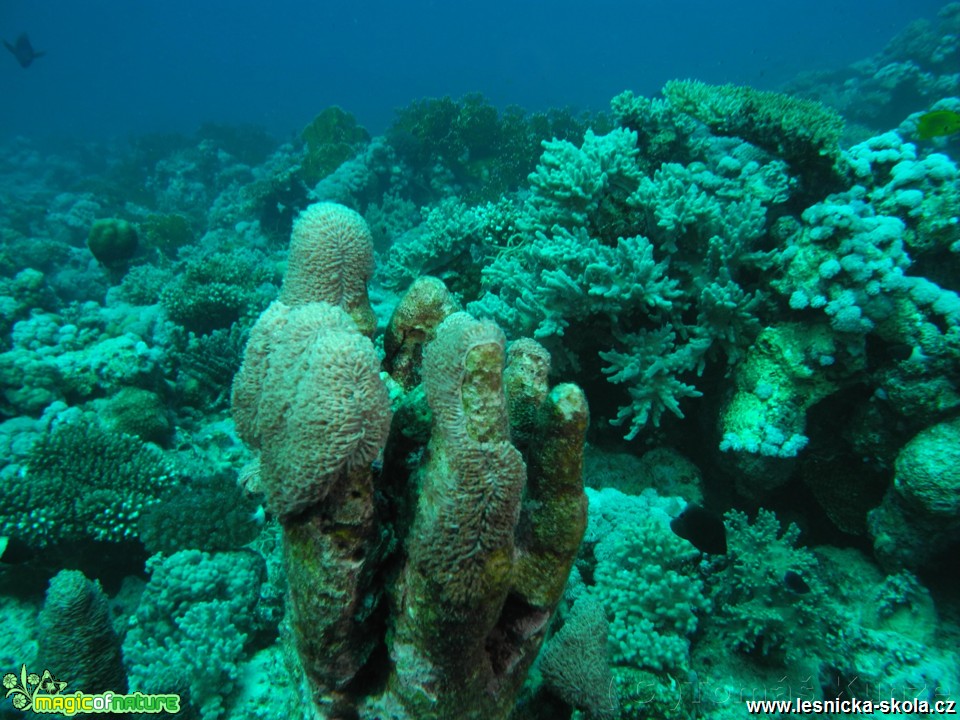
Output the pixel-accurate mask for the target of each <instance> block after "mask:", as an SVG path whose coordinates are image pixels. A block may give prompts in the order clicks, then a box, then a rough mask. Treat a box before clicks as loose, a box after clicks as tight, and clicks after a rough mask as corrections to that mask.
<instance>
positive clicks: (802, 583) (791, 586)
mask: <svg viewBox="0 0 960 720" xmlns="http://www.w3.org/2000/svg"><path fill="white" fill-rule="evenodd" d="M783 584H784V585H786V586H787V590H789V591H790V592H792V593H796V594H797V595H806V594H807V593H808V592H810V586H809V585H807V581H806V580H804V579H803V576H801V575H800V573H798V572H796V571H794V570H787V572H785V573H784V574H783Z"/></svg>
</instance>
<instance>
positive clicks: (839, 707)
mask: <svg viewBox="0 0 960 720" xmlns="http://www.w3.org/2000/svg"><path fill="white" fill-rule="evenodd" d="M744 702H745V703H746V705H747V712H749V713H750V714H752V715H773V714H790V713H796V714H807V713H814V714H816V713H831V714H849V715H870V714H873V713H879V714H881V715H956V714H957V703H956V701H955V700H919V699H915V700H897V699H895V698H890V699H889V700H858V699H857V698H837V699H835V700H801V699H800V698H797V699H795V700H745V701H744Z"/></svg>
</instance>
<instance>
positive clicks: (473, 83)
mask: <svg viewBox="0 0 960 720" xmlns="http://www.w3.org/2000/svg"><path fill="white" fill-rule="evenodd" d="M942 5H944V3H943V2H938V1H936V0H915V1H914V2H909V3H907V2H903V0H878V1H876V2H869V3H865V2H862V1H860V2H852V1H851V0H837V1H830V2H828V1H826V0H813V1H811V2H783V1H782V0H781V1H776V0H775V1H771V0H765V1H764V0H743V1H738V2H733V3H729V2H726V3H724V2H713V1H712V0H683V1H679V2H667V1H663V2H655V3H654V2H649V1H641V2H615V1H611V0H599V1H597V2H592V3H584V2H574V1H573V0H558V1H556V2H552V3H541V2H530V1H529V0H520V1H514V2H505V1H502V0H501V1H499V2H477V1H476V0H466V1H464V2H442V1H438V0H412V1H407V2H391V1H390V0H367V1H364V2H341V3H332V2H294V1H293V0H279V1H278V2H270V3H266V2H255V1H252V0H243V1H238V2H224V0H209V1H204V2H198V1H197V0H170V1H167V2H159V1H156V0H153V1H141V0H135V1H131V0H89V1H85V2H78V1H77V0H42V1H41V0H3V2H2V4H0V35H2V36H3V37H4V38H5V39H7V40H8V41H10V42H12V41H13V40H14V39H15V38H16V36H17V35H18V34H19V33H21V32H27V33H29V35H30V38H31V40H32V41H33V43H34V46H35V48H37V49H39V50H45V51H46V52H47V56H46V57H44V58H41V59H39V60H38V61H37V62H36V63H35V64H34V65H33V66H31V67H30V68H28V69H27V70H23V69H21V68H20V67H19V66H18V65H17V64H16V63H15V62H13V59H12V58H11V57H9V56H5V57H2V58H0V60H2V62H0V88H2V103H0V137H4V136H9V135H11V134H24V135H39V136H43V135H47V134H54V135H70V136H83V137H102V136H104V135H126V134H138V133H143V132H154V131H185V132H189V131H192V130H194V129H195V128H196V127H197V126H198V125H199V124H200V123H201V122H204V121H214V122H227V123H241V122H243V123H256V124H259V125H263V126H265V127H267V128H269V129H270V130H271V131H273V132H275V133H278V134H285V133H287V132H290V131H294V130H299V129H300V128H302V127H303V126H304V125H305V124H306V123H307V122H308V121H309V120H310V119H311V118H312V117H313V116H314V114H315V113H316V112H317V111H318V110H319V109H321V108H323V107H326V106H328V105H331V104H339V105H341V106H342V107H344V108H346V109H347V110H349V111H350V112H352V113H354V114H355V115H356V116H357V118H358V120H359V121H360V123H361V124H363V125H365V126H366V127H367V128H368V129H370V130H371V132H374V133H376V132H379V131H382V130H383V129H384V128H385V127H386V126H387V125H388V124H389V122H390V120H391V119H392V117H393V111H394V109H395V108H396V107H399V106H403V105H406V104H407V103H408V102H410V101H411V100H412V99H414V98H417V97H423V96H443V95H451V96H454V97H458V96H460V95H462V94H463V93H465V92H470V91H480V92H482V93H484V94H485V95H486V96H487V97H488V98H490V99H491V101H492V102H494V103H495V104H498V105H499V104H507V103H517V104H520V105H523V106H524V107H526V108H528V109H539V108H544V107H549V106H563V105H573V106H577V107H580V108H590V109H600V108H605V107H606V105H607V103H608V101H609V99H610V98H611V97H612V96H613V95H615V94H616V93H618V92H620V91H622V90H624V89H627V88H629V89H632V90H634V91H635V92H638V93H642V94H653V93H655V92H656V91H657V90H658V89H659V88H660V87H661V86H662V85H663V83H664V82H665V81H666V80H669V79H671V78H677V77H697V78H698V79H701V80H703V81H706V82H736V83H749V84H751V85H753V86H755V87H761V88H767V87H773V86H776V85H777V84H778V83H780V82H782V81H784V80H786V79H788V78H790V77H792V76H793V75H795V74H796V73H797V72H798V71H801V70H811V69H824V68H835V67H841V66H844V65H847V64H849V63H850V62H853V61H855V60H857V59H860V58H862V57H866V56H868V55H870V54H873V53H875V52H877V51H879V50H880V49H881V48H882V47H883V45H884V43H885V42H887V40H889V39H890V38H891V37H893V35H894V34H895V33H896V32H898V31H899V30H900V29H901V28H902V27H903V26H904V25H906V23H907V22H909V21H911V20H914V19H917V18H921V17H933V16H934V15H935V14H936V11H937V9H938V8H940V7H941V6H942Z"/></svg>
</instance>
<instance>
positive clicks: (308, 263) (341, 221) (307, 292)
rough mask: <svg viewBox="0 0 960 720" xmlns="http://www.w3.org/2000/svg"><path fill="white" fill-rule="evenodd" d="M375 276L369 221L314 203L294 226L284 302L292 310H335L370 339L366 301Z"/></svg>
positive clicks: (369, 312) (372, 322)
mask: <svg viewBox="0 0 960 720" xmlns="http://www.w3.org/2000/svg"><path fill="white" fill-rule="evenodd" d="M372 272H373V238H372V237H371V235H370V229H369V228H368V227H367V223H366V221H365V220H364V219H363V218H362V217H361V216H360V214H359V213H357V212H355V211H353V210H351V209H350V208H347V207H344V206H343V205H338V204H337V203H329V202H323V203H315V204H313V205H311V206H310V207H308V208H307V209H306V210H304V211H303V212H302V213H300V217H298V218H297V221H296V223H294V226H293V235H292V237H291V238H290V257H289V260H288V266H287V273H286V276H285V277H284V279H283V289H282V290H281V291H280V300H281V301H283V302H284V303H286V304H287V305H292V306H296V305H303V304H305V303H309V302H327V303H330V304H331V305H337V306H339V307H342V308H343V309H344V310H346V311H347V313H348V314H349V315H350V317H352V318H353V320H354V321H355V322H356V323H357V326H358V327H359V328H360V332H362V333H364V334H365V335H371V334H372V333H373V330H374V328H375V327H376V318H375V317H374V315H373V310H372V309H371V308H370V300H369V298H368V297H367V280H368V279H369V278H370V274H371V273H372Z"/></svg>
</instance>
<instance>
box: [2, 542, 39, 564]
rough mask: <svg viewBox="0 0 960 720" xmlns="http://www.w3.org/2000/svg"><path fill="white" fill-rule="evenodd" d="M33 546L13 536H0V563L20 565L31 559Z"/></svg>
mask: <svg viewBox="0 0 960 720" xmlns="http://www.w3.org/2000/svg"><path fill="white" fill-rule="evenodd" d="M35 554H36V553H34V551H33V548H31V547H30V546H29V545H27V544H26V543H25V542H23V541H22V540H17V538H14V537H0V564H3V565H21V564H22V563H25V562H27V561H28V560H32V559H33V556H34V555H35Z"/></svg>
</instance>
